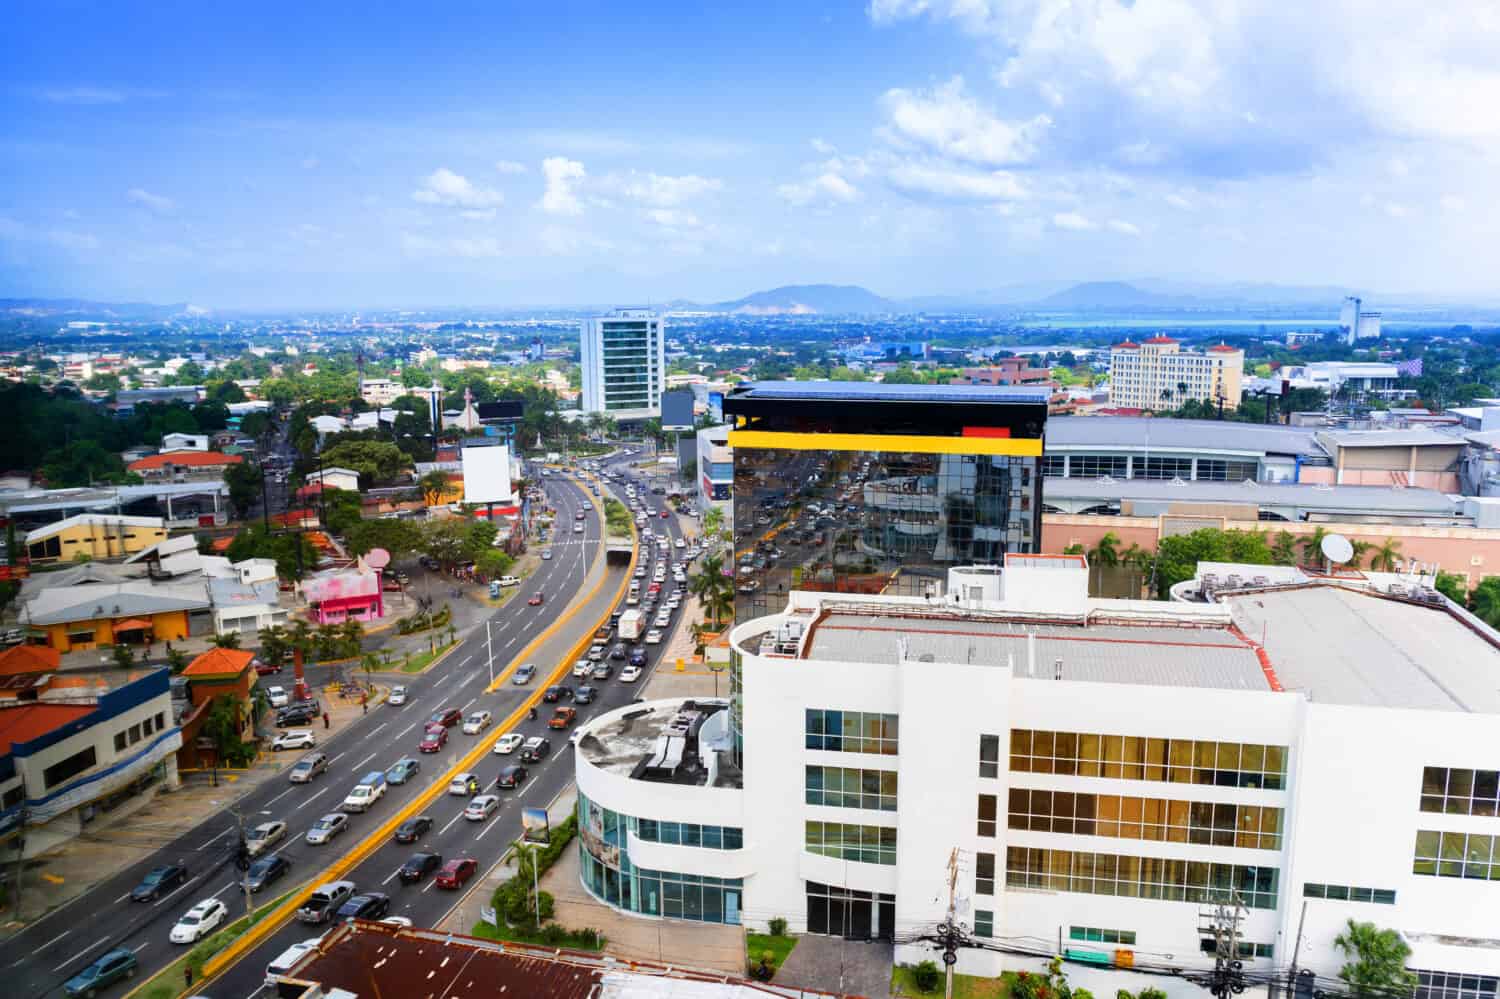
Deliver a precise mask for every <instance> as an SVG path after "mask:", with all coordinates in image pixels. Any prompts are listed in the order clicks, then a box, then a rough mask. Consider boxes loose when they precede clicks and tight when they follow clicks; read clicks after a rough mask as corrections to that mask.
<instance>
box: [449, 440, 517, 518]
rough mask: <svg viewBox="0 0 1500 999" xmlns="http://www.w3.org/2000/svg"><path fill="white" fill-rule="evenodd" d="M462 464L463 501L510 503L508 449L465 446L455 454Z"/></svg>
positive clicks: (511, 494)
mask: <svg viewBox="0 0 1500 999" xmlns="http://www.w3.org/2000/svg"><path fill="white" fill-rule="evenodd" d="M459 458H460V460H461V461H462V462H463V466H464V502H465V503H481V504H482V503H510V502H512V501H513V500H514V499H515V496H514V494H513V493H512V492H511V490H510V448H508V447H506V446H504V445H501V446H500V447H466V448H464V449H463V450H462V451H461V452H460V454H459Z"/></svg>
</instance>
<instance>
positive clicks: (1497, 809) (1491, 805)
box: [1422, 767, 1500, 816]
mask: <svg viewBox="0 0 1500 999" xmlns="http://www.w3.org/2000/svg"><path fill="white" fill-rule="evenodd" d="M1422 811H1424V812H1442V813H1444V814H1447V815H1485V816H1494V815H1497V814H1500V770H1469V769H1465V768H1462V767H1424V768H1423V769H1422Z"/></svg>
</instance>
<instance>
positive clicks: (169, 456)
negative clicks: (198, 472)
mask: <svg viewBox="0 0 1500 999" xmlns="http://www.w3.org/2000/svg"><path fill="white" fill-rule="evenodd" d="M244 460H245V456H244V455H241V454H220V453H219V452H218V451H168V452H167V453H166V454H153V455H149V456H147V457H145V458H142V459H141V460H140V461H132V462H131V463H130V464H129V465H126V466H125V467H126V469H128V470H129V471H132V472H147V471H152V470H155V469H158V468H165V467H166V466H168V465H176V466H179V467H182V468H212V467H213V466H215V465H238V464H239V463H240V462H242V461H244Z"/></svg>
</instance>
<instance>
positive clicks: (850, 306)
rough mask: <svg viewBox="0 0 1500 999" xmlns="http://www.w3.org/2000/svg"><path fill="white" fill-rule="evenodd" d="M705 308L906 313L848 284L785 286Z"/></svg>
mask: <svg viewBox="0 0 1500 999" xmlns="http://www.w3.org/2000/svg"><path fill="white" fill-rule="evenodd" d="M705 308H707V309H708V310H710V311H712V312H732V313H735V314H737V315H742V316H811V315H823V314H834V315H839V314H844V315H859V314H871V313H886V312H906V311H910V309H909V308H903V307H902V306H901V305H900V304H899V303H897V302H892V301H891V300H890V299H887V298H881V297H880V296H879V295H877V294H875V293H874V292H872V291H868V290H866V289H864V288H860V287H858V286H857V285H850V284H789V285H783V286H782V287H780V288H772V289H770V290H769V291H757V292H755V293H754V294H750V295H746V296H745V297H744V298H738V299H735V300H734V301H733V302H719V303H718V304H716V305H709V306H705Z"/></svg>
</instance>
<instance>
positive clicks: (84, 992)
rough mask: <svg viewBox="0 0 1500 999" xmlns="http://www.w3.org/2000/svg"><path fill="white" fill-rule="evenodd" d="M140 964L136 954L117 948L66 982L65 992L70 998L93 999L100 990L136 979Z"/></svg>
mask: <svg viewBox="0 0 1500 999" xmlns="http://www.w3.org/2000/svg"><path fill="white" fill-rule="evenodd" d="M138 964H139V962H137V961H136V959H135V955H134V954H132V953H131V952H130V951H128V950H126V949H125V948H124V947H116V948H115V949H114V950H112V951H107V952H106V953H105V954H103V955H102V956H101V957H100V958H99V960H97V961H95V962H94V963H93V964H91V965H89V966H88V967H87V968H84V969H83V970H82V971H80V972H79V973H78V974H76V975H74V976H73V977H72V978H70V979H68V980H67V981H66V982H64V983H63V991H64V992H66V993H67V994H68V995H70V996H82V997H83V999H93V997H94V996H96V995H98V994H99V990H100V989H102V988H106V987H108V986H110V985H113V984H114V983H115V982H118V981H122V980H124V979H126V978H134V977H135V969H136V967H137V966H138Z"/></svg>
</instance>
